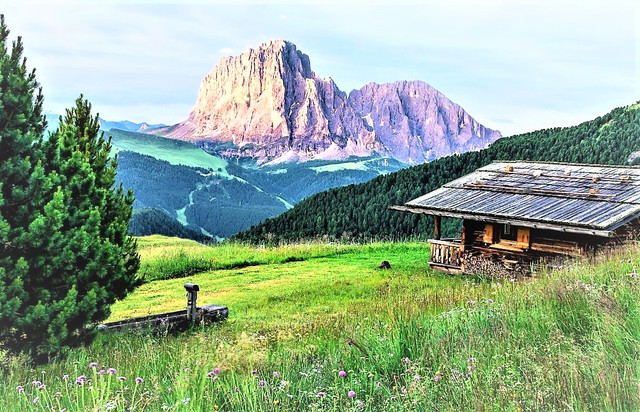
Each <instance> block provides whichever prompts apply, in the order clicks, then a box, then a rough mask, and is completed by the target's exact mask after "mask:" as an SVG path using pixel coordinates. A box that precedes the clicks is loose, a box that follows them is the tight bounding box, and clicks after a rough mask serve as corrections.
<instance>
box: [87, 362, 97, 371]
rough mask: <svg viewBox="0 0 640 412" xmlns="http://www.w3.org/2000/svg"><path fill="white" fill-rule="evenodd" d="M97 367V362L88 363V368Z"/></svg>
mask: <svg viewBox="0 0 640 412" xmlns="http://www.w3.org/2000/svg"><path fill="white" fill-rule="evenodd" d="M97 367H98V362H91V363H90V364H89V368H90V369H95V368H97Z"/></svg>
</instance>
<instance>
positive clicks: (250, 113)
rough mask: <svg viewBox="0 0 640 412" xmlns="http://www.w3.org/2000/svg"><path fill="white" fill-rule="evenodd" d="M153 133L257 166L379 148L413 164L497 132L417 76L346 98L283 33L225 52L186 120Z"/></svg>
mask: <svg viewBox="0 0 640 412" xmlns="http://www.w3.org/2000/svg"><path fill="white" fill-rule="evenodd" d="M156 133H159V134H162V135H164V136H167V137H171V138H174V139H182V140H189V141H192V142H200V143H206V144H207V147H209V149H210V150H215V151H217V152H218V153H220V154H222V155H223V156H225V157H238V156H241V157H251V158H257V159H258V161H259V162H260V163H264V162H268V161H272V160H276V161H278V160H286V161H292V160H293V161H298V160H308V159H311V158H316V159H318V158H319V159H331V160H336V159H344V158H347V157H349V156H365V157H367V156H371V155H372V154H374V153H377V154H379V155H383V156H389V157H393V158H395V159H397V160H399V161H401V162H403V163H410V164H417V163H422V162H424V161H428V160H432V159H434V158H436V157H440V156H444V155H448V154H451V153H457V152H461V151H466V150H477V149H481V148H484V147H487V145H488V144H490V143H491V142H493V141H495V140H496V139H498V138H500V133H499V132H497V131H494V130H491V129H488V128H485V127H484V126H482V125H481V124H479V123H478V122H477V121H475V120H474V119H473V118H471V116H469V115H468V114H467V113H466V112H465V111H464V110H463V109H462V108H461V107H460V106H458V105H457V104H455V103H453V102H451V101H450V100H449V99H448V98H447V97H446V96H444V95H443V94H442V93H440V92H438V91H437V90H435V89H433V88H432V87H431V86H429V85H428V84H426V83H424V82H421V81H404V82H396V83H392V84H383V85H377V84H375V83H370V84H368V85H366V86H364V87H363V88H362V89H360V90H354V91H353V92H352V93H351V94H349V95H348V96H347V94H346V93H344V92H343V91H341V90H340V89H339V88H338V86H337V85H336V84H335V83H334V81H333V80H332V79H331V78H325V79H321V78H320V77H319V76H318V75H317V74H316V73H315V72H313V70H312V69H311V63H310V60H309V57H308V56H307V55H306V54H304V53H302V52H301V51H299V50H298V49H297V48H296V46H295V45H294V44H293V43H291V42H288V41H284V40H273V41H270V42H266V43H263V44H261V45H260V46H259V47H258V48H256V49H250V50H249V51H248V52H246V53H243V54H241V55H239V56H235V57H224V58H222V59H221V60H220V62H219V63H218V64H217V65H216V66H215V68H214V69H213V70H212V71H211V73H209V74H208V75H207V76H206V77H205V78H204V79H203V81H202V83H201V86H200V90H199V95H198V99H197V101H196V104H195V107H194V109H193V111H192V112H191V114H190V115H189V118H188V119H187V120H185V121H183V122H182V123H179V124H177V125H174V126H172V127H169V128H162V129H158V130H156Z"/></svg>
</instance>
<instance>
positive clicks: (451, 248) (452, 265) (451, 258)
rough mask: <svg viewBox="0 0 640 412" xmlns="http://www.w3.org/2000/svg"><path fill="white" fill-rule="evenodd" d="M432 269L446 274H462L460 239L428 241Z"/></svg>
mask: <svg viewBox="0 0 640 412" xmlns="http://www.w3.org/2000/svg"><path fill="white" fill-rule="evenodd" d="M429 243H430V244H431V261H430V262H429V266H431V268H432V269H436V270H440V271H442V272H447V273H462V272H463V270H464V269H463V250H462V242H461V240H460V239H441V240H436V239H429Z"/></svg>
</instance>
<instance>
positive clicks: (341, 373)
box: [338, 371, 347, 378]
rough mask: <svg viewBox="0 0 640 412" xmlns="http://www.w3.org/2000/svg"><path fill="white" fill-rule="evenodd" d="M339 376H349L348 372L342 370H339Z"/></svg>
mask: <svg viewBox="0 0 640 412" xmlns="http://www.w3.org/2000/svg"><path fill="white" fill-rule="evenodd" d="M338 376H339V377H341V378H344V377H345V376H347V372H345V371H340V372H338Z"/></svg>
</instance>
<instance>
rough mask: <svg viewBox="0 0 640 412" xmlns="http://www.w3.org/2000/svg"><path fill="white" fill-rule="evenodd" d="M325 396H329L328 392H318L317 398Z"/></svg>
mask: <svg viewBox="0 0 640 412" xmlns="http://www.w3.org/2000/svg"><path fill="white" fill-rule="evenodd" d="M325 396H327V394H326V393H325V392H318V393H317V394H316V398H324V397H325Z"/></svg>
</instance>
